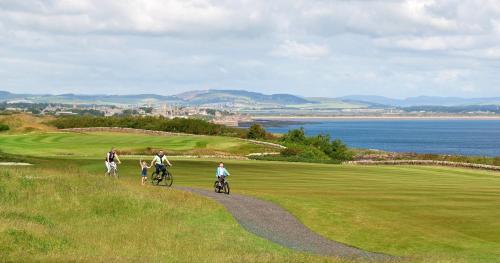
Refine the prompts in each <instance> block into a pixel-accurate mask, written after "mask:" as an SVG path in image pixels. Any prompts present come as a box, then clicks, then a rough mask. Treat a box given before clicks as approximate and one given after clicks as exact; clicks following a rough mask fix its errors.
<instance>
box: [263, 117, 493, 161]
mask: <svg viewBox="0 0 500 263" xmlns="http://www.w3.org/2000/svg"><path fill="white" fill-rule="evenodd" d="M301 121H306V122H307V123H301V124H290V125H286V126H280V127H267V130H269V131H271V132H277V133H285V132H287V131H288V130H289V129H294V128H300V127H304V129H305V132H306V134H308V135H316V134H319V133H323V134H326V133H328V134H330V135H331V137H332V138H339V139H341V140H343V141H344V142H345V143H346V144H347V145H349V146H350V147H355V148H366V149H380V150H386V151H393V152H416V153H437V154H459V155H480V156H500V120H394V119H391V120H328V121H315V120H307V119H305V120H301Z"/></svg>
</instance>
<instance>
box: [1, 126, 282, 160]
mask: <svg viewBox="0 0 500 263" xmlns="http://www.w3.org/2000/svg"><path fill="white" fill-rule="evenodd" d="M0 145H2V146H1V149H2V150H3V151H5V152H8V153H12V154H25V155H31V156H45V157H47V156H51V157H71V156H78V157H87V158H88V157H102V158H103V160H104V156H105V155H106V152H108V151H109V150H110V148H111V147H116V148H117V149H118V152H119V153H120V154H127V155H131V154H132V155H141V154H148V155H151V154H153V152H155V151H156V150H158V149H163V150H165V151H166V152H167V153H169V154H171V155H176V154H179V155H246V154H249V153H252V152H268V151H277V150H276V149H273V148H269V147H266V146H262V145H257V144H252V143H250V142H245V141H241V140H238V139H236V138H228V137H216V136H188V135H186V136H172V137H166V136H150V135H141V134H127V133H104V132H103V133H98V132H88V133H73V132H67V133H64V132H44V133H28V134H17V133H16V134H12V135H5V136H0Z"/></svg>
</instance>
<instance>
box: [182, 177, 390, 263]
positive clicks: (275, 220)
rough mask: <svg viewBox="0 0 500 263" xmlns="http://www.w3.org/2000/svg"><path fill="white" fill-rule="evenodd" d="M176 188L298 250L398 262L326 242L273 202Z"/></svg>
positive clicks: (254, 230)
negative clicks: (209, 201)
mask: <svg viewBox="0 0 500 263" xmlns="http://www.w3.org/2000/svg"><path fill="white" fill-rule="evenodd" d="M176 189H179V190H184V191H189V192H192V193H195V194H199V195H202V196H205V197H208V198H211V199H213V200H215V201H217V202H219V203H221V204H222V205H223V206H225V207H226V209H227V210H228V211H229V212H230V213H231V214H232V215H233V217H234V218H235V219H236V220H237V221H238V223H239V224H240V225H241V226H243V228H245V229H246V230H247V231H249V232H251V233H254V234H256V235H258V236H260V237H263V238H265V239H268V240H271V241H273V242H275V243H278V244H280V245H282V246H285V247H288V248H291V249H294V250H297V251H302V252H308V253H314V254H318V255H324V256H335V257H340V258H344V259H361V260H367V261H377V262H388V261H391V262H392V261H395V260H396V258H395V257H392V256H389V255H384V254H379V253H373V252H368V251H364V250H361V249H358V248H355V247H351V246H348V245H345V244H342V243H339V242H336V241H332V240H329V239H326V238H324V237H322V236H320V235H318V234H316V233H315V232H313V231H312V230H310V229H309V228H307V227H306V226H304V225H303V224H302V223H300V222H299V220H297V218H295V217H294V216H293V215H292V214H290V213H289V212H287V211H286V210H285V209H283V208H281V207H280V206H278V205H276V204H274V203H272V202H268V201H263V200H259V199H256V198H253V197H249V196H244V195H235V194H231V195H225V194H217V193H215V192H213V191H208V190H203V189H198V188H189V187H181V186H178V187H176Z"/></svg>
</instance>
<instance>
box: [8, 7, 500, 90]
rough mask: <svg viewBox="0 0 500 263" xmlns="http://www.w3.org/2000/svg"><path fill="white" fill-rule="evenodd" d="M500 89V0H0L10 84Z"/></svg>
mask: <svg viewBox="0 0 500 263" xmlns="http://www.w3.org/2000/svg"><path fill="white" fill-rule="evenodd" d="M204 89H245V90H249V91H256V92H263V93H266V94H270V93H291V94H296V95H301V96H327V97H339V96H345V95H352V94H363V95H381V96H388V97H394V98H403V97H410V96H419V95H428V96H458V97H493V96H496V97H500V1H499V0H440V1H437V0H435V1H432V0H408V1H393V0H385V1H374V0H373V1H370V0H364V1H363V0H358V1H354V0H353V1H350V0H339V1H336V0H273V1H268V0H263V1H261V0H218V1H216V0H128V1H118V0H116V1H108V0H46V1H42V0H38V1H37V0H24V1H19V0H0V90H6V91H10V92H17V93H51V94H61V93H78V94H96V93H99V94H139V93H156V94H166V95H171V94H177V93H180V92H184V91H189V90H204Z"/></svg>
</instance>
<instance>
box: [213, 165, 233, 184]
mask: <svg viewBox="0 0 500 263" xmlns="http://www.w3.org/2000/svg"><path fill="white" fill-rule="evenodd" d="M230 175H231V174H230V173H229V172H228V171H227V169H226V168H224V163H223V162H220V163H219V167H217V170H216V172H215V177H216V178H217V181H219V182H223V181H224V180H225V179H226V177H228V176H230Z"/></svg>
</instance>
